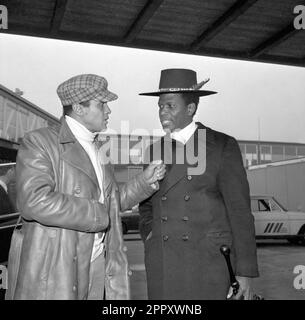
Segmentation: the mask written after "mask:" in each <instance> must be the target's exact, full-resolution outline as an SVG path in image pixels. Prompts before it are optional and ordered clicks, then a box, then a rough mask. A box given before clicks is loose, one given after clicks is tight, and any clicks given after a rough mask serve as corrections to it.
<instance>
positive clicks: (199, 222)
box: [139, 69, 258, 300]
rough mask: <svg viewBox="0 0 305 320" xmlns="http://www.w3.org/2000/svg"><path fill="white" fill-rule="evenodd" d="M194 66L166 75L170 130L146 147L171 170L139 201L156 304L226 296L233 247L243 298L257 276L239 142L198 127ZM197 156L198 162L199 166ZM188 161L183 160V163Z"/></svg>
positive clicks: (164, 101)
mask: <svg viewBox="0 0 305 320" xmlns="http://www.w3.org/2000/svg"><path fill="white" fill-rule="evenodd" d="M207 81H208V80H205V81H202V82H200V83H198V82H197V75H196V72H195V71H193V70H188V69H166V70H162V72H161V78H160V84H159V90H158V91H155V92H148V93H142V94H141V95H146V96H156V97H158V98H159V101H158V106H159V117H160V122H161V125H162V127H163V129H164V131H165V132H166V133H167V134H166V135H165V137H163V138H162V139H161V140H160V141H158V142H156V143H155V144H153V145H152V146H151V147H150V148H149V150H147V157H146V161H147V158H149V159H150V160H152V159H153V158H154V157H155V156H156V155H158V154H161V155H162V159H163V160H164V162H165V164H167V168H168V170H167V173H166V176H165V178H164V179H163V180H162V181H161V183H160V188H159V190H158V192H156V193H155V194H153V195H152V196H151V197H150V198H149V199H147V200H145V201H143V202H142V203H141V204H140V207H139V209H140V233H141V237H142V239H143V241H144V246H145V266H146V273H147V286H148V298H149V299H175V300H176V299H177V300H179V299H194V300H196V299H226V298H227V294H228V293H229V288H230V279H229V272H228V268H227V265H226V262H225V259H224V257H223V256H222V254H221V252H220V247H221V246H222V245H227V246H229V248H230V249H231V253H232V255H231V261H232V265H233V270H234V273H235V275H236V277H237V280H238V281H239V283H240V290H239V292H238V293H237V295H236V296H235V298H236V299H239V298H240V297H241V295H243V296H244V298H245V299H251V295H252V294H251V286H250V283H251V281H250V279H251V278H253V277H257V276H258V267H257V256H256V244H255V232H254V221H253V216H252V214H251V209H250V196H249V185H248V181H247V176H246V172H245V169H244V167H243V161H242V157H241V153H240V149H239V146H238V143H237V141H236V140H235V139H234V138H233V137H230V136H228V135H226V134H224V133H221V132H217V131H214V130H212V129H211V128H208V127H206V126H204V125H203V124H201V123H200V122H194V120H193V117H194V115H195V113H196V110H197V106H198V103H199V98H200V97H202V96H207V95H211V94H215V93H216V92H214V91H209V90H202V89H201V87H202V86H203V85H204V84H205V83H206V82H207ZM192 159H196V162H192V161H191V160H192ZM181 160H183V161H181Z"/></svg>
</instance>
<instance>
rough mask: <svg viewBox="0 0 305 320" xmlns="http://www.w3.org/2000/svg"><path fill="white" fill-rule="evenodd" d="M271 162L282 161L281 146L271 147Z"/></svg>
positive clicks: (282, 149)
mask: <svg viewBox="0 0 305 320" xmlns="http://www.w3.org/2000/svg"><path fill="white" fill-rule="evenodd" d="M271 158H272V161H282V160H284V158H285V157H284V147H283V146H272V153H271Z"/></svg>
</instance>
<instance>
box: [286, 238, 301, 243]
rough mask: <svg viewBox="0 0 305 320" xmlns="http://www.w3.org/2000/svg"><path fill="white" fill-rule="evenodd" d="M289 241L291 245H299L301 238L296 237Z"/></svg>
mask: <svg viewBox="0 0 305 320" xmlns="http://www.w3.org/2000/svg"><path fill="white" fill-rule="evenodd" d="M288 241H289V242H290V243H291V244H299V242H300V238H299V237H295V238H292V239H288Z"/></svg>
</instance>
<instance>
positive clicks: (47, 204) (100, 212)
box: [16, 134, 109, 232]
mask: <svg viewBox="0 0 305 320" xmlns="http://www.w3.org/2000/svg"><path fill="white" fill-rule="evenodd" d="M41 140H42V139H41V137H40V136H36V135H35V134H28V135H26V136H25V137H24V138H23V140H22V143H21V145H20V148H19V151H18V156H17V164H16V174H17V206H18V210H19V211H20V213H21V215H22V217H23V218H24V219H26V220H35V221H37V222H39V223H41V224H44V225H46V226H53V227H59V228H66V229H73V230H77V231H83V232H98V231H101V230H104V229H105V228H107V226H108V223H109V217H108V212H107V208H106V206H105V205H103V204H101V203H99V202H98V201H97V200H93V199H85V198H80V197H75V196H72V195H67V194H63V193H60V192H57V191H56V182H55V179H56V178H55V174H54V170H53V167H52V161H51V158H50V155H49V153H48V152H47V151H46V148H45V146H44V145H43V142H42V141H41Z"/></svg>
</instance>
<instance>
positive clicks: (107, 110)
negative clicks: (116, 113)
mask: <svg viewBox="0 0 305 320" xmlns="http://www.w3.org/2000/svg"><path fill="white" fill-rule="evenodd" d="M105 112H106V113H108V114H110V113H111V110H110V108H109V106H108V104H107V103H105Z"/></svg>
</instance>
